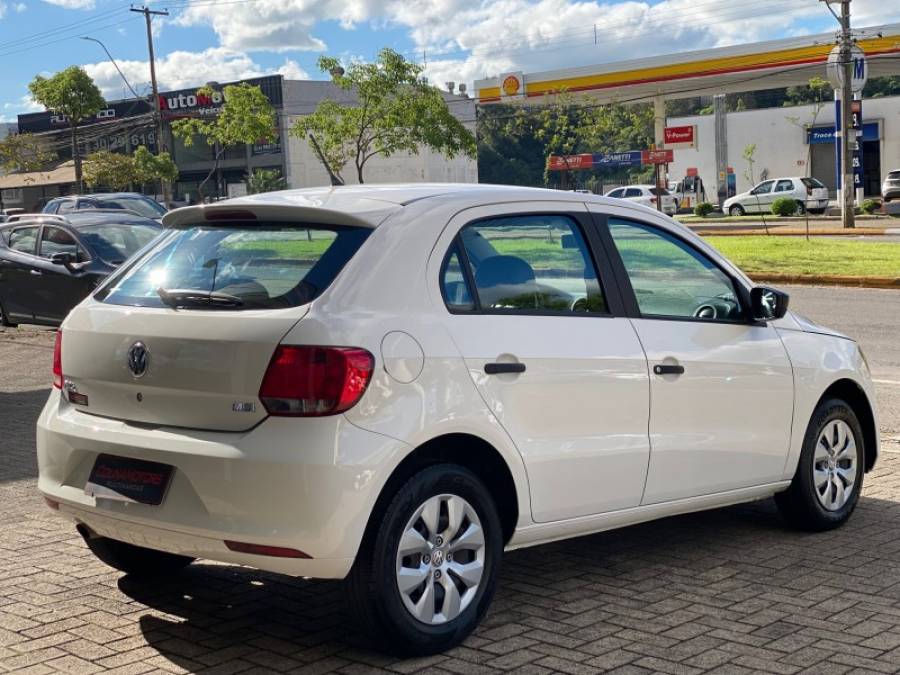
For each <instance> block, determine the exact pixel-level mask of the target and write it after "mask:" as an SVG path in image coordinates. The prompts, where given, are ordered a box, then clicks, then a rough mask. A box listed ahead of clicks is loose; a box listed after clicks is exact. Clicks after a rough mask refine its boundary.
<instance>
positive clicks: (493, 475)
mask: <svg viewBox="0 0 900 675" xmlns="http://www.w3.org/2000/svg"><path fill="white" fill-rule="evenodd" d="M444 463H449V464H457V465H459V466H462V467H465V468H466V469H468V470H470V471H471V472H472V473H474V474H475V475H476V476H478V478H480V479H481V480H482V481H483V482H484V484H485V486H486V487H487V489H488V492H489V493H490V495H491V497H492V498H493V499H494V503H495V504H496V506H497V511H498V513H499V515H500V523H501V525H502V527H503V543H504V544H506V543H508V542H509V540H510V539H511V538H512V535H513V533H514V532H515V529H516V524H517V523H518V520H519V495H518V489H517V487H516V482H515V480H514V479H513V474H512V472H511V471H510V468H509V466H508V465H507V463H506V460H505V459H504V458H503V455H502V454H500V451H498V450H497V448H495V447H494V446H493V445H491V444H490V443H489V442H487V441H486V440H484V439H483V438H481V437H479V436H475V435H473V434H468V433H447V434H443V435H441V436H436V437H434V438H431V439H429V440H428V441H426V442H424V443H422V444H421V445H419V446H418V447H416V448H415V449H414V450H413V451H412V452H410V453H409V454H408V455H407V456H406V457H404V458H403V460H402V461H401V462H400V463H399V464H398V465H397V466H396V467H395V468H394V470H393V472H392V473H391V475H390V476H389V477H388V479H387V481H386V482H385V484H384V486H383V487H382V489H381V492H380V493H379V495H378V498H377V499H376V500H375V506H374V508H373V509H372V510H371V512H370V514H369V520H368V522H367V523H366V528H365V534H364V537H368V536H370V534H371V532H372V529H373V528H372V525H373V523H376V522H378V519H380V517H381V514H383V513H384V510H385V509H386V508H387V505H388V504H389V503H390V500H391V499H392V498H393V496H394V495H395V494H396V493H397V490H399V489H400V487H401V486H402V485H403V484H404V483H405V482H406V481H407V480H409V479H410V478H411V477H412V476H413V475H414V474H416V473H418V472H419V471H421V470H422V469H424V468H426V467H429V466H433V465H435V464H444Z"/></svg>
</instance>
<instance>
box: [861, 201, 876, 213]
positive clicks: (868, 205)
mask: <svg viewBox="0 0 900 675" xmlns="http://www.w3.org/2000/svg"><path fill="white" fill-rule="evenodd" d="M880 207H881V204H880V203H879V202H878V201H876V200H874V199H864V200H863V203H862V204H861V205H860V208H861V209H862V210H863V213H868V214H869V215H870V216H871V215H872V214H873V213H875V212H876V211H877V210H878V209H879V208H880Z"/></svg>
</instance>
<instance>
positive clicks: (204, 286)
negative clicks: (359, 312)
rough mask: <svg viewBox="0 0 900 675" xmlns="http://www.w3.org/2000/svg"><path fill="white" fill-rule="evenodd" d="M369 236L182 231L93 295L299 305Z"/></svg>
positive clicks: (122, 300)
mask: <svg viewBox="0 0 900 675" xmlns="http://www.w3.org/2000/svg"><path fill="white" fill-rule="evenodd" d="M370 232H371V230H369V229H368V228H361V227H336V226H321V227H319V226H307V225H282V224H280V223H279V224H265V223H261V224H256V223H253V224H248V225H196V226H190V227H180V228H178V229H174V230H172V231H171V232H169V233H168V234H166V235H164V236H163V237H162V238H161V239H160V241H159V242H158V243H157V244H156V245H155V246H153V247H152V248H151V249H150V250H149V251H147V252H146V253H145V254H144V255H143V256H141V258H140V260H138V261H137V262H136V263H135V264H133V265H131V266H128V267H127V269H125V270H123V271H122V273H120V274H117V275H116V276H115V277H114V278H112V279H111V280H110V282H109V283H107V284H106V285H105V286H104V287H103V288H102V289H101V290H100V291H99V292H98V293H97V294H96V295H95V296H94V297H95V298H96V299H98V300H101V301H103V302H106V303H109V304H113V305H131V306H136V307H165V306H167V304H168V303H167V302H164V301H163V296H165V295H166V294H168V295H170V296H171V295H172V292H173V291H196V292H198V294H203V293H215V294H219V295H220V296H224V297H228V298H236V299H237V302H235V303H233V304H231V305H228V306H227V308H228V309H231V310H240V309H277V308H282V307H296V306H298V305H304V304H306V303H308V302H310V301H312V300H313V299H315V298H316V297H317V296H318V295H320V294H321V293H322V291H324V290H325V289H326V288H327V287H328V285H329V284H330V283H331V282H332V281H334V279H335V277H337V275H338V274H339V273H340V271H341V270H342V269H343V268H344V265H346V264H347V261H349V260H350V258H352V257H353V254H354V253H356V251H357V250H358V249H359V247H360V246H361V245H362V243H363V242H364V241H365V240H366V237H367V236H368V235H369V233H370ZM160 289H162V291H163V292H162V293H160ZM196 308H197V309H206V308H208V307H204V306H202V305H198V306H197V307H196Z"/></svg>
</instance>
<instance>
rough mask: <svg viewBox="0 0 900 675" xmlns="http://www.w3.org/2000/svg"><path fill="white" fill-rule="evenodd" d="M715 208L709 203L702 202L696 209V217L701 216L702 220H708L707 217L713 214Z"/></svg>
mask: <svg viewBox="0 0 900 675" xmlns="http://www.w3.org/2000/svg"><path fill="white" fill-rule="evenodd" d="M714 208H715V207H714V206H713V205H712V204H710V203H709V202H700V203H699V204H697V206H695V207H694V215H695V216H699V217H700V218H706V216H708V215H709V214H710V213H712V212H713V209H714Z"/></svg>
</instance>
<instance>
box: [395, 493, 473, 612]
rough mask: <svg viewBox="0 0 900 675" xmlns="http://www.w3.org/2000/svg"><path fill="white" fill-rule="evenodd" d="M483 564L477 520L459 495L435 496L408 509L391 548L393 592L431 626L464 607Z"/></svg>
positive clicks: (463, 609)
mask: <svg viewBox="0 0 900 675" xmlns="http://www.w3.org/2000/svg"><path fill="white" fill-rule="evenodd" d="M484 567H485V541H484V532H483V530H482V525H481V520H480V519H479V517H478V513H476V511H475V509H474V508H473V507H472V505H471V504H469V502H467V501H466V500H465V499H463V498H462V497H459V496H457V495H451V494H442V495H436V496H434V497H431V498H429V499H428V500H427V501H425V503H424V504H421V505H420V506H419V507H418V508H417V509H416V510H415V512H414V513H413V515H412V517H411V518H410V519H409V522H408V523H407V524H406V527H405V528H404V530H403V534H402V535H401V537H400V544H399V546H398V549H397V566H396V579H397V590H398V591H399V593H400V597H401V599H402V600H403V605H404V606H405V607H406V609H407V611H409V613H410V614H412V616H413V617H415V618H416V619H417V620H418V621H421V622H422V623H425V624H428V625H437V624H443V623H447V622H448V621H452V620H453V619H455V618H456V617H457V616H459V615H460V613H462V612H463V611H465V609H466V607H468V606H469V604H470V603H471V602H472V600H473V598H474V597H475V595H476V594H477V593H478V588H479V586H480V584H481V579H482V576H483V575H484Z"/></svg>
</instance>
